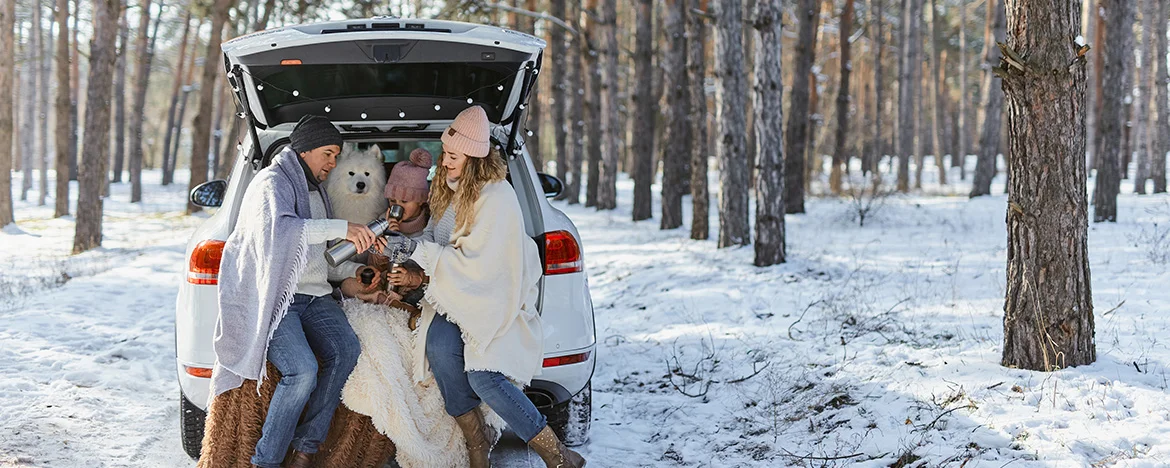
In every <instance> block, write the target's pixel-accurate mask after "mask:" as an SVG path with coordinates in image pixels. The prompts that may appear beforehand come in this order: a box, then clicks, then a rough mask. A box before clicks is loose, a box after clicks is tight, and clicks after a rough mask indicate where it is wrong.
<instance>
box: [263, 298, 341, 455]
mask: <svg viewBox="0 0 1170 468" xmlns="http://www.w3.org/2000/svg"><path fill="white" fill-rule="evenodd" d="M360 351H361V346H360V345H359V344H358V339H357V335H355V334H354V333H353V329H352V328H350V326H349V321H348V320H347V319H346V318H345V313H344V312H342V311H341V305H340V304H338V303H337V301H336V300H334V299H333V298H332V297H329V296H321V297H313V296H309V295H305V294H297V295H295V296H294V297H293V302H292V304H291V305H289V307H288V313H287V314H286V315H285V316H284V318H283V319H281V321H280V324H279V325H277V327H276V333H274V334H273V335H272V340H271V341H270V342H269V343H268V360H269V361H270V362H272V364H273V365H274V366H276V368H277V369H278V370H280V374H281V379H280V383H278V384H277V385H276V392H275V393H274V394H273V395H272V402H271V403H269V404H268V417H267V418H265V420H264V429H263V435H262V436H261V437H260V441H259V442H257V443H256V454H255V455H253V456H252V463H253V464H255V465H259V466H261V467H264V468H276V467H279V466H280V462H281V461H282V460H283V459H284V455H285V452H287V451H288V446H289V443H290V442H291V443H292V446H293V448H294V449H295V450H298V451H300V452H304V453H316V452H317V446H318V445H321V443H322V442H324V441H325V436H326V435H328V433H329V423H330V421H332V420H333V411H334V410H336V409H337V404H338V403H339V402H340V401H341V387H342V386H344V385H345V381H346V379H348V378H349V373H350V372H351V371H353V367H354V365H356V364H357V359H358V353H359V352H360ZM318 358H320V365H318V364H317V362H318ZM302 412H303V413H304V418H302V417H301V413H302ZM298 421H300V424H298Z"/></svg>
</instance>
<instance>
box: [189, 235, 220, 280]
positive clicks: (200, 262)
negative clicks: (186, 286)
mask: <svg viewBox="0 0 1170 468" xmlns="http://www.w3.org/2000/svg"><path fill="white" fill-rule="evenodd" d="M223 244H224V242H223V241H221V240H205V241H203V242H200V243H199V245H196V246H195V250H194V251H192V252H191V262H190V263H189V264H188V267H187V282H188V283H191V284H219V260H220V258H221V257H223Z"/></svg>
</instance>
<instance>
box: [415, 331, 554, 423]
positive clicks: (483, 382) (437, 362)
mask: <svg viewBox="0 0 1170 468" xmlns="http://www.w3.org/2000/svg"><path fill="white" fill-rule="evenodd" d="M427 361H428V362H430V363H431V372H434V374H435V382H437V383H438V384H439V393H441V394H442V395H443V402H444V406H445V407H446V409H447V414H450V415H451V416H461V415H463V414H465V413H467V412H468V411H471V410H473V409H475V408H476V407H478V406H479V403H480V401H481V400H482V401H483V402H485V403H487V404H488V406H489V407H491V409H492V410H493V411H495V412H496V414H499V415H500V417H501V418H504V422H506V423H508V427H509V428H511V429H512V432H515V433H516V435H518V436H520V438H522V439H524V441H525V442H527V441H530V440H532V438H533V437H536V434H537V433H539V432H540V430H541V429H544V426H545V425H546V424H547V423H548V421H547V420H546V419H545V417H544V415H542V414H540V412H539V411H537V410H536V406H535V405H533V404H532V401H531V400H529V399H528V397H526V396H524V392H522V391H520V389H519V388H516V386H515V385H513V384H512V382H511V381H509V380H508V379H507V378H506V377H504V374H501V373H499V372H489V371H471V372H465V371H464V370H463V334H462V333H461V332H460V330H459V326H457V325H455V324H453V323H451V322H449V321H447V318H446V317H444V316H442V315H435V320H434V321H432V322H431V327H430V328H429V329H428V330H427Z"/></svg>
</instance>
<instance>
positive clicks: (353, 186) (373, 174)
mask: <svg viewBox="0 0 1170 468" xmlns="http://www.w3.org/2000/svg"><path fill="white" fill-rule="evenodd" d="M346 149H347V150H348V151H345V152H343V153H342V155H341V157H339V158H337V168H336V169H334V170H333V171H332V174H330V176H329V181H330V182H329V183H330V184H340V185H341V186H342V187H343V188H344V191H345V192H347V193H348V194H351V195H357V196H361V195H367V194H370V195H376V196H378V197H381V196H382V189H383V188H384V187H385V186H386V170H385V168H384V166H383V163H382V161H383V158H382V150H381V149H379V148H378V146H377V145H374V146H370V148H369V149H367V150H365V151H358V150H357V148H355V147H349V146H347V147H346Z"/></svg>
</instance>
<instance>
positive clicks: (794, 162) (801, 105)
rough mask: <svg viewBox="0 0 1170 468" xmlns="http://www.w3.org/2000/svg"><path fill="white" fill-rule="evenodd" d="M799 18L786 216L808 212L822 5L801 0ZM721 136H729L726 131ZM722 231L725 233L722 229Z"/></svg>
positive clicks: (787, 143) (786, 148) (790, 110)
mask: <svg viewBox="0 0 1170 468" xmlns="http://www.w3.org/2000/svg"><path fill="white" fill-rule="evenodd" d="M796 16H797V18H799V19H800V29H799V32H798V38H797V43H796V58H795V62H794V64H793V70H792V92H791V93H790V95H791V97H790V98H789V107H788V127H787V131H786V132H785V133H786V134H785V136H784V137H785V138H786V141H785V144H784V205H785V208H784V209H785V212H786V213H804V171H805V157H806V156H805V153H806V147H807V143H808V133H809V128H808V120H809V105H810V103H809V86H810V83H809V77H810V73H811V72H812V66H813V60H814V58H815V55H816V49H817V44H816V37H817V34H816V33H817V26H818V25H819V24H820V18H821V17H820V2H819V1H817V0H799V2H798V4H797V7H796ZM720 52H722V51H720ZM718 68H719V66H718V65H716V69H718ZM741 109H742V107H741ZM720 123H722V119H720ZM720 133H721V134H724V135H725V133H724V132H722V131H720ZM724 146H726V143H724ZM724 190H726V187H725V188H724ZM720 224H722V222H720ZM720 231H722V227H721V228H720ZM720 238H722V234H720Z"/></svg>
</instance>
